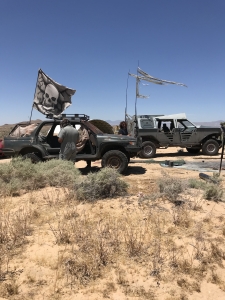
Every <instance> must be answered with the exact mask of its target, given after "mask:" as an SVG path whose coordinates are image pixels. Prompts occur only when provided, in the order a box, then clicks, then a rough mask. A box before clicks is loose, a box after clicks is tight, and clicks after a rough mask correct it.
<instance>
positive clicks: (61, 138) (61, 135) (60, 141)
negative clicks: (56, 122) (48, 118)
mask: <svg viewBox="0 0 225 300" xmlns="http://www.w3.org/2000/svg"><path fill="white" fill-rule="evenodd" d="M63 135H64V130H63V129H61V130H60V132H59V135H58V142H59V143H60V144H61V143H62V142H63Z"/></svg>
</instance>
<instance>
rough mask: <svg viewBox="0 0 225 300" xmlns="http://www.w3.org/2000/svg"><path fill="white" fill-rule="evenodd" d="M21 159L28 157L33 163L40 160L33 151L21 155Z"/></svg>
mask: <svg viewBox="0 0 225 300" xmlns="http://www.w3.org/2000/svg"><path fill="white" fill-rule="evenodd" d="M23 159H30V160H31V162H32V163H33V164H36V163H38V162H40V161H41V159H40V157H38V156H37V155H36V154H34V153H27V154H25V155H23Z"/></svg>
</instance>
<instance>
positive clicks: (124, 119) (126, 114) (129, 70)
mask: <svg viewBox="0 0 225 300" xmlns="http://www.w3.org/2000/svg"><path fill="white" fill-rule="evenodd" d="M129 73H130V70H129V72H128V75H127V88H126V106H125V119H124V120H125V121H126V119H127V90H128V79H129Z"/></svg>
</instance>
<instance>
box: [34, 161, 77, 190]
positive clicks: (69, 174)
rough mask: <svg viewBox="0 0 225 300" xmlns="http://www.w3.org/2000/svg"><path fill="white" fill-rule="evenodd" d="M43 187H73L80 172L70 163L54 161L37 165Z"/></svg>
mask: <svg viewBox="0 0 225 300" xmlns="http://www.w3.org/2000/svg"><path fill="white" fill-rule="evenodd" d="M35 166H36V170H37V173H38V174H37V176H38V177H39V180H41V182H42V183H43V186H47V185H49V186H62V187H70V186H71V187H72V185H74V182H75V180H76V179H77V177H79V176H80V171H79V170H78V169H76V168H75V167H74V164H73V163H72V162H70V161H64V160H58V159H52V160H49V161H46V162H43V163H38V164H36V165H35Z"/></svg>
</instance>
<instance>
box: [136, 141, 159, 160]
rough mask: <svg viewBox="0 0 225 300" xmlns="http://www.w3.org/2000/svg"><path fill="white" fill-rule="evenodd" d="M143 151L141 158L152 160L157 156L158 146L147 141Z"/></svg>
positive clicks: (143, 144) (143, 145)
mask: <svg viewBox="0 0 225 300" xmlns="http://www.w3.org/2000/svg"><path fill="white" fill-rule="evenodd" d="M141 148H142V150H141V152H140V154H139V156H140V157H141V158H152V157H155V154H156V146H155V144H154V143H153V142H150V141H147V142H144V143H142V146H141Z"/></svg>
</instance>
